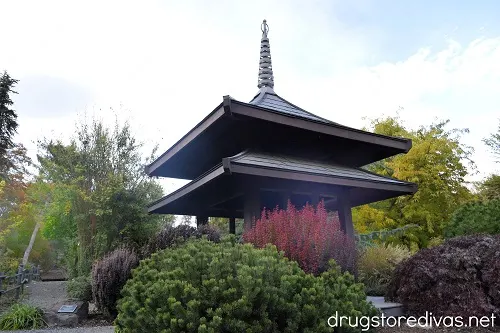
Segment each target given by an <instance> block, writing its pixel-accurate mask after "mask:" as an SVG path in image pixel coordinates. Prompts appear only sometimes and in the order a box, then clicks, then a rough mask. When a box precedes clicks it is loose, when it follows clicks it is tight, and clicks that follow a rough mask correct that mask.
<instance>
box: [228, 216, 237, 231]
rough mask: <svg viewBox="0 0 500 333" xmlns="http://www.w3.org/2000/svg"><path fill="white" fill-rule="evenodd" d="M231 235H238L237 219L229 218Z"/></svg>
mask: <svg viewBox="0 0 500 333" xmlns="http://www.w3.org/2000/svg"><path fill="white" fill-rule="evenodd" d="M229 233H230V234H233V235H234V234H236V218H235V217H230V218H229Z"/></svg>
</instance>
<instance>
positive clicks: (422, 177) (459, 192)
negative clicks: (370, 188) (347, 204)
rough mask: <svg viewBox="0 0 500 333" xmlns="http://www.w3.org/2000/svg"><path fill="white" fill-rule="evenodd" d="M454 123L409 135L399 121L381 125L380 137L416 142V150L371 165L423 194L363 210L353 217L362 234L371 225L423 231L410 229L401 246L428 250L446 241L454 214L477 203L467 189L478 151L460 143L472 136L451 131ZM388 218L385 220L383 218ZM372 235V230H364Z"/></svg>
mask: <svg viewBox="0 0 500 333" xmlns="http://www.w3.org/2000/svg"><path fill="white" fill-rule="evenodd" d="M448 123H449V121H443V122H439V123H437V124H431V125H429V126H422V127H420V128H418V129H416V130H411V129H407V128H405V127H404V125H403V124H402V122H401V120H400V119H399V118H394V117H387V118H384V119H375V120H374V121H373V122H372V124H371V125H372V129H373V131H374V132H375V133H378V134H384V135H390V136H397V137H405V138H410V139H412V142H413V147H412V148H411V149H410V151H409V152H408V153H407V154H401V155H397V156H394V157H391V158H388V159H385V160H382V161H379V162H376V163H373V164H372V165H369V166H368V167H367V168H368V169H369V170H371V171H374V172H376V173H378V174H382V175H385V176H389V177H394V178H398V179H400V180H404V181H409V182H414V183H416V184H417V185H418V191H417V193H415V194H414V195H412V196H409V195H408V196H402V197H397V198H393V199H389V200H385V201H381V202H378V203H374V204H371V205H369V207H370V208H366V207H361V208H359V209H357V210H356V211H355V213H354V214H353V217H354V221H355V225H356V227H357V229H362V228H363V225H366V224H368V225H370V226H372V227H373V228H374V229H375V230H377V229H379V228H380V229H384V228H387V227H389V228H394V227H401V226H404V225H409V224H412V225H418V226H419V228H411V229H409V230H408V231H407V232H406V233H405V235H404V236H401V237H400V241H402V242H403V243H405V244H406V245H408V246H410V245H412V244H414V245H416V246H418V247H420V248H422V247H426V246H427V244H428V242H429V241H430V240H431V239H432V238H436V237H440V236H441V235H442V233H443V228H444V226H445V224H446V223H447V222H448V221H449V220H450V218H451V216H452V214H453V213H454V211H455V210H456V209H457V208H458V207H460V205H462V204H463V203H465V202H467V201H469V200H470V199H472V194H471V192H470V191H469V190H468V188H467V187H466V186H465V179H464V178H465V176H466V175H467V174H468V168H467V166H469V167H470V168H472V169H474V168H475V165H474V162H473V161H472V160H471V159H470V156H471V154H472V148H470V147H467V146H465V145H463V144H462V143H461V142H460V138H461V136H462V135H463V134H464V133H467V132H468V130H466V129H463V130H459V129H453V130H447V129H446V126H447V125H448ZM380 212H382V214H380ZM364 231H371V230H364Z"/></svg>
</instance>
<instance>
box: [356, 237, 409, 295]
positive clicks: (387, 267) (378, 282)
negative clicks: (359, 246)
mask: <svg viewBox="0 0 500 333" xmlns="http://www.w3.org/2000/svg"><path fill="white" fill-rule="evenodd" d="M410 256H411V252H410V251H409V250H408V249H406V248H405V247H403V246H401V245H384V244H377V245H373V246H369V247H366V248H364V249H363V250H362V252H361V254H360V256H359V260H358V274H359V275H358V276H359V281H360V282H362V283H363V284H364V285H365V290H366V293H367V294H368V295H371V296H384V295H385V294H386V292H387V284H388V283H389V281H390V280H391V278H392V274H393V272H394V269H395V267H396V265H397V264H399V263H400V262H401V261H403V260H404V259H407V258H409V257H410Z"/></svg>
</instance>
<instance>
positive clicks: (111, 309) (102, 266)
mask: <svg viewBox="0 0 500 333" xmlns="http://www.w3.org/2000/svg"><path fill="white" fill-rule="evenodd" d="M200 237H206V238H207V239H208V240H210V241H213V242H219V241H220V232H219V231H218V229H217V228H215V227H213V226H209V225H205V226H200V227H199V228H193V227H191V226H188V225H179V226H177V227H172V226H167V227H166V228H165V229H163V230H161V231H160V232H159V233H158V234H156V235H155V236H154V237H153V238H151V240H150V241H149V242H148V243H147V244H146V245H145V246H144V247H143V248H142V249H141V251H140V254H136V253H135V252H134V251H133V250H129V249H125V248H122V249H118V250H115V251H112V252H110V253H109V254H107V255H106V256H105V257H103V258H102V259H101V260H99V261H97V262H95V263H94V265H93V267H92V293H93V295H94V300H95V302H96V306H97V308H98V309H99V310H100V311H102V312H103V313H104V314H105V315H107V316H109V317H116V314H117V312H116V302H117V301H118V299H119V297H120V290H121V289H122V288H123V286H124V285H125V282H127V280H128V279H129V278H130V276H131V274H132V269H134V268H135V267H136V266H137V265H138V264H139V259H141V258H148V257H149V256H151V254H153V253H155V252H158V251H160V250H163V249H167V248H170V247H174V246H177V245H179V244H182V243H184V242H185V241H186V240H188V239H190V238H200Z"/></svg>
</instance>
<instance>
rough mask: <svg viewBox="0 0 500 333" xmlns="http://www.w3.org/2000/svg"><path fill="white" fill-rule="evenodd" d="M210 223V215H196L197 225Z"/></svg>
mask: <svg viewBox="0 0 500 333" xmlns="http://www.w3.org/2000/svg"><path fill="white" fill-rule="evenodd" d="M206 224H208V216H204V215H198V216H196V227H199V226H202V225H206Z"/></svg>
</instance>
